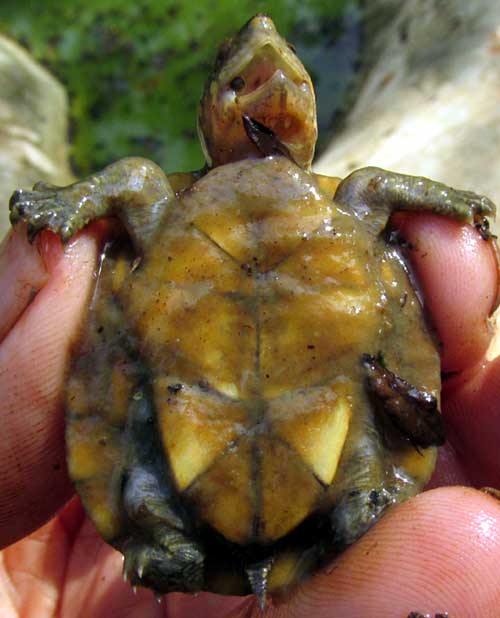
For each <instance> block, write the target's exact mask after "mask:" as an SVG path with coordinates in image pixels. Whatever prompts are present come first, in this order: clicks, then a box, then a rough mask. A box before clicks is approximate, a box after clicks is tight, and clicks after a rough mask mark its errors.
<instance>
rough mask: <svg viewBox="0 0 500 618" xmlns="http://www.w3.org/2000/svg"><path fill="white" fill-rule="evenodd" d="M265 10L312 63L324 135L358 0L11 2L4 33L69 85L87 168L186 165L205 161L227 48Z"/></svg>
mask: <svg viewBox="0 0 500 618" xmlns="http://www.w3.org/2000/svg"><path fill="white" fill-rule="evenodd" d="M257 12H265V13H267V14H269V15H270V16H271V17H272V18H273V19H274V20H275V23H276V25H277V27H278V30H279V31H280V32H281V33H282V34H283V35H284V36H286V37H287V38H288V39H290V40H291V41H293V43H294V45H295V46H296V48H297V51H298V54H299V56H300V58H301V59H302V60H303V62H304V63H305V65H306V66H307V68H308V70H309V71H310V73H311V75H312V77H313V79H314V83H315V87H316V89H317V94H318V100H319V123H320V129H321V130H320V133H321V135H322V137H323V142H325V139H326V135H327V133H328V130H329V129H330V127H331V125H332V122H333V120H334V118H335V116H336V114H337V112H338V110H339V109H340V108H341V107H342V106H343V105H345V103H346V100H347V97H348V92H349V86H350V85H352V83H353V75H354V72H355V68H356V66H357V62H358V60H359V58H360V15H359V7H358V6H357V4H356V3H355V2H353V1H352V0H349V1H348V0H334V1H330V2H325V0H310V1H309V2H303V1H300V0H270V1H267V2H255V1H250V0H241V1H240V2H238V3H235V2H233V1H232V0H225V1H221V0H218V1H217V2H214V1H212V2H211V1H207V2H193V1H188V0H181V1H179V0H134V1H133V2H127V1H124V0H72V2H67V3H61V2H60V1H56V0H45V1H44V2H43V3H40V2H17V3H16V2H9V1H7V2H6V1H5V0H3V2H2V4H1V6H0V31H2V32H3V33H5V34H8V35H9V36H11V37H12V38H14V39H15V40H17V41H18V42H19V43H21V45H23V46H24V47H25V48H26V49H28V50H29V51H30V52H31V54H32V55H33V57H34V58H35V59H36V60H37V61H39V62H40V63H41V64H42V65H43V66H45V67H47V68H48V69H49V71H50V72H51V73H52V74H53V75H54V76H56V77H57V78H58V79H59V80H60V81H61V83H62V84H64V85H65V87H66V89H67V92H68V95H69V100H70V125H69V126H70V140H71V164H72V168H73V170H74V171H75V173H76V174H78V175H79V176H80V175H85V174H88V173H89V172H91V171H92V170H95V169H99V168H101V167H103V166H104V165H106V164H107V163H109V162H111V161H114V160H116V159H118V158H120V157H123V156H126V155H129V154H130V153H134V154H136V155H142V156H145V157H148V158H151V159H154V160H155V161H156V162H157V163H159V164H160V165H161V166H162V167H163V168H164V169H165V170H167V171H187V170H192V169H198V168H200V167H202V165H203V157H202V154H201V150H200V147H199V144H198V139H197V134H196V108H197V105H198V101H199V99H200V96H201V92H202V88H203V84H204V81H205V80H206V78H207V76H208V73H209V70H210V68H211V66H212V63H213V60H214V58H215V54H216V51H217V48H218V46H219V45H220V43H221V42H222V41H223V40H224V38H225V37H226V36H228V35H231V34H232V33H234V32H235V31H236V30H238V29H239V28H240V27H241V26H242V25H243V24H244V23H245V22H246V21H247V20H248V19H249V18H250V17H252V16H253V15H254V14H255V13H257ZM333 64H335V70H332V68H333V67H332V65H333Z"/></svg>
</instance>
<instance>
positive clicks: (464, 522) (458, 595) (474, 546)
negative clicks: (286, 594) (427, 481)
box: [241, 487, 500, 618]
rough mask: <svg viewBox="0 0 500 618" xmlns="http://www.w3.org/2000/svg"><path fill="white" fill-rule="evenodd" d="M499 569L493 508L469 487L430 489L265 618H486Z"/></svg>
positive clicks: (499, 514)
mask: <svg viewBox="0 0 500 618" xmlns="http://www.w3.org/2000/svg"><path fill="white" fill-rule="evenodd" d="M499 568H500V503H499V502H498V501H497V500H495V499H494V498H491V497H489V496H486V495H484V494H482V493H481V492H478V491H476V490H473V489H468V488H457V487H453V488H452V487H449V488H442V489H437V490H433V491H430V492H426V493H424V494H420V496H418V497H417V498H415V499H413V500H410V501H408V502H406V503H404V504H402V505H400V506H398V507H395V508H394V509H393V510H391V511H390V512H388V513H387V515H386V516H385V517H384V518H383V519H382V520H381V521H380V522H379V523H378V524H377V526H375V527H374V528H372V529H371V530H370V531H369V532H368V533H367V534H366V535H365V536H364V537H362V538H361V539H360V541H358V542H357V543H356V544H355V545H353V546H352V547H351V548H350V549H349V550H347V551H346V552H345V553H344V554H342V555H341V556H340V558H339V559H338V560H337V561H336V562H335V563H334V564H333V565H332V566H331V567H330V568H329V569H327V570H326V571H325V572H324V573H322V574H320V575H319V576H317V577H315V578H313V579H312V580H310V581H309V582H308V583H306V584H304V585H303V586H301V587H300V588H299V589H298V590H297V592H295V593H294V594H293V596H292V597H291V598H290V599H289V601H288V602H287V603H286V604H283V605H278V606H277V607H276V608H275V609H274V610H273V611H270V612H269V613H268V614H266V616H269V618H278V617H283V618H284V617H285V616H286V617H287V618H309V617H310V616H314V617H315V618H322V617H325V618H326V617H328V618H331V617H332V616H335V618H359V617H360V616H370V618H406V617H407V616H408V615H409V614H410V612H412V611H418V612H420V613H422V614H424V615H427V614H428V615H430V616H434V615H435V614H436V613H438V612H443V613H445V612H448V615H449V616H484V617H486V616H491V617H492V618H493V616H496V615H497V613H498V607H499V603H500V587H499V586H498V569H499ZM252 615H253V616H255V617H257V616H259V612H258V610H257V609H255V611H254V613H253V614H252ZM241 618H243V614H241Z"/></svg>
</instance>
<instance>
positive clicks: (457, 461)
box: [426, 441, 472, 489]
mask: <svg viewBox="0 0 500 618" xmlns="http://www.w3.org/2000/svg"><path fill="white" fill-rule="evenodd" d="M471 484H472V483H471V479H470V477H469V475H468V473H467V470H466V468H465V467H464V465H463V462H462V460H461V458H460V456H459V455H458V453H457V452H456V450H455V448H454V446H453V445H452V444H451V442H450V441H447V442H446V443H445V444H444V445H443V446H441V447H440V448H439V449H438V457H437V462H436V469H435V470H434V474H433V475H432V478H431V480H430V481H429V483H428V484H427V486H426V489H434V488H436V487H447V486H450V485H462V486H468V485H471Z"/></svg>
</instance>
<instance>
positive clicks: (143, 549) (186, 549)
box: [120, 531, 204, 594]
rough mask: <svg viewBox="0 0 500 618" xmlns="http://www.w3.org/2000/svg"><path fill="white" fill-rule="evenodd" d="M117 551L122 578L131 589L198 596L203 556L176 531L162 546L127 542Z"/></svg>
mask: <svg viewBox="0 0 500 618" xmlns="http://www.w3.org/2000/svg"><path fill="white" fill-rule="evenodd" d="M120 550H121V551H122V553H123V555H124V556H125V563H124V565H123V576H124V578H125V579H127V580H128V581H129V582H130V583H131V584H132V585H138V586H145V587H147V588H152V589H153V590H154V591H156V592H159V593H162V594H166V593H168V592H173V591H176V592H198V591H199V590H201V589H202V588H203V583H204V570H203V563H204V560H203V554H202V553H201V551H200V550H199V549H198V547H197V546H196V545H195V544H194V543H193V542H192V541H190V540H189V539H187V538H186V537H184V535H182V534H181V533H179V532H177V531H171V533H170V535H169V537H168V542H167V543H166V544H165V545H150V544H149V543H148V542H147V541H146V540H144V541H141V540H136V539H129V540H128V541H127V542H126V543H125V544H124V546H123V547H121V548H120Z"/></svg>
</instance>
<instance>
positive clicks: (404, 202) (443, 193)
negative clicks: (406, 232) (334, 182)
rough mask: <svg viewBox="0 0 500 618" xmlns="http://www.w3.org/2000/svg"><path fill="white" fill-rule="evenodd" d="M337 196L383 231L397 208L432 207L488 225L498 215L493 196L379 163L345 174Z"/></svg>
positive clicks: (462, 218)
mask: <svg viewBox="0 0 500 618" xmlns="http://www.w3.org/2000/svg"><path fill="white" fill-rule="evenodd" d="M334 200H335V201H337V202H339V203H341V204H347V205H348V206H349V207H350V208H352V209H353V210H354V211H355V212H356V214H357V215H358V216H359V217H360V218H361V219H363V220H364V221H366V223H367V224H368V226H369V227H370V229H371V230H372V232H373V233H375V234H379V233H380V232H381V231H382V230H383V229H384V228H385V226H386V224H387V221H388V220H389V217H390V216H391V214H392V213H393V212H396V211H400V210H415V211H424V210H425V211H428V212H434V213H436V214H440V215H445V216H448V217H452V218H454V219H457V220H459V221H466V222H468V223H475V224H477V225H478V226H479V227H480V228H481V227H482V226H485V227H486V224H485V223H484V222H485V221H486V219H485V217H493V216H494V215H495V205H494V204H493V202H491V200H489V199H488V198H487V197H484V196H482V195H478V194H476V193H473V192H472V191H460V190H457V189H452V188H451V187H448V186H446V185H444V184H442V183H440V182H435V181H433V180H429V179H428V178H423V177H421V176H408V175H405V174H398V173H396V172H389V171H386V170H383V169H380V168H377V167H364V168H361V169H359V170H356V171H355V172H353V173H352V174H350V175H349V176H348V177H347V178H345V179H344V180H343V181H342V182H341V183H340V184H339V186H338V188H337V191H336V193H335V196H334Z"/></svg>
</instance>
